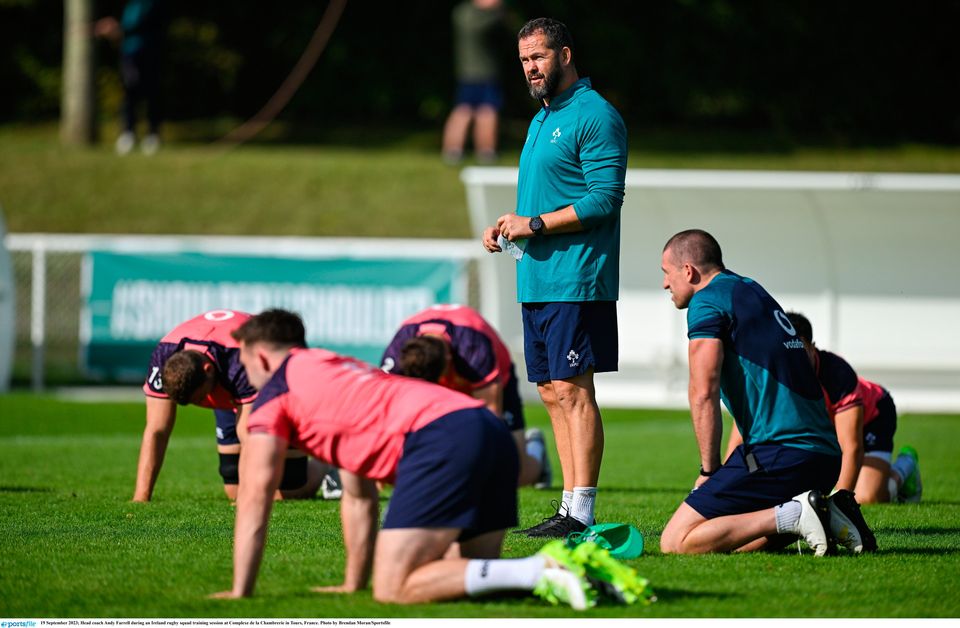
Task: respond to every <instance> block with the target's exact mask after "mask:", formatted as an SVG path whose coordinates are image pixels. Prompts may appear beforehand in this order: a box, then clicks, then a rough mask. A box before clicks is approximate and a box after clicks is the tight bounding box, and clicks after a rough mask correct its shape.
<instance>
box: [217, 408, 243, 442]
mask: <svg viewBox="0 0 960 628" xmlns="http://www.w3.org/2000/svg"><path fill="white" fill-rule="evenodd" d="M213 414H214V415H215V416H216V417H217V444H218V445H236V444H238V443H239V442H240V439H239V438H238V437H237V411H236V410H214V411H213Z"/></svg>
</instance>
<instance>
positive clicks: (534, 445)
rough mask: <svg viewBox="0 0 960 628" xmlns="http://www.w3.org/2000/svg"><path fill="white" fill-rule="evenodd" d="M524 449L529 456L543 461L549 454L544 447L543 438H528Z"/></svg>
mask: <svg viewBox="0 0 960 628" xmlns="http://www.w3.org/2000/svg"><path fill="white" fill-rule="evenodd" d="M524 450H525V451H526V452H527V455H528V456H530V457H531V458H533V459H534V460H536V461H537V462H541V463H542V462H543V459H544V458H545V457H546V455H547V448H546V447H544V445H543V441H542V440H528V441H527V442H526V443H525V445H524Z"/></svg>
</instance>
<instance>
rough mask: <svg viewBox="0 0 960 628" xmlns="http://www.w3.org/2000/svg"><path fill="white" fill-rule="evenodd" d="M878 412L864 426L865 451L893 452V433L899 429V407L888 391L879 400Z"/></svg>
mask: <svg viewBox="0 0 960 628" xmlns="http://www.w3.org/2000/svg"><path fill="white" fill-rule="evenodd" d="M877 411H878V414H877V416H876V418H875V419H873V420H872V421H870V422H869V423H867V424H866V425H864V426H863V451H864V453H869V452H871V451H882V452H893V435H894V434H895V433H896V431H897V407H896V406H895V405H894V404H893V397H891V396H890V393H889V392H888V393H887V394H885V395H884V396H883V397H880V401H878V402H877Z"/></svg>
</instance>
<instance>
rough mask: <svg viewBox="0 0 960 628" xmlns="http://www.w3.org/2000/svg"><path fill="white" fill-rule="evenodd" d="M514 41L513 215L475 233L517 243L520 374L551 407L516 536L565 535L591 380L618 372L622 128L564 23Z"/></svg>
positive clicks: (591, 467)
mask: <svg viewBox="0 0 960 628" xmlns="http://www.w3.org/2000/svg"><path fill="white" fill-rule="evenodd" d="M517 39H518V48H519V53H520V63H521V64H522V65H523V72H524V76H525V78H526V81H527V86H528V88H529V91H530V95H531V96H532V97H533V98H534V100H537V101H539V102H540V103H541V104H542V108H541V110H540V111H539V112H538V113H537V115H536V116H535V117H534V119H533V121H532V122H531V123H530V128H529V130H528V132H527V139H526V143H525V144H524V146H523V152H522V153H521V155H520V174H519V181H518V186H517V209H516V212H515V213H508V214H504V215H503V216H500V218H498V219H497V224H496V226H494V227H489V228H487V229H486V230H484V233H483V245H484V248H486V249H487V251H489V252H491V253H493V252H498V251H500V250H501V244H502V243H503V240H501V241H500V243H501V244H498V238H499V237H500V236H502V237H503V238H504V239H506V240H508V241H510V242H511V243H513V244H515V245H516V247H514V246H510V247H509V248H511V249H513V254H514V257H516V258H518V260H517V300H518V301H519V302H520V303H521V306H522V315H523V335H524V356H525V358H526V366H527V378H528V379H529V380H530V381H531V382H536V384H537V389H538V391H539V393H540V398H541V399H542V400H543V403H544V405H545V406H546V409H547V412H548V413H549V414H550V421H551V423H552V425H553V431H554V437H555V439H556V443H557V454H558V457H559V458H560V466H561V469H562V472H563V498H562V500H561V505H560V507H559V508H558V510H557V512H556V514H555V515H553V516H552V517H549V518H547V519H544V521H543V522H542V523H541V524H539V525H536V526H533V527H532V528H528V529H526V530H524V531H523V532H525V533H526V534H528V535H530V536H541V537H564V536H566V535H567V534H568V533H569V532H576V531H582V530H583V529H585V528H586V527H587V526H589V525H592V524H593V523H594V502H595V500H596V494H597V484H598V479H599V476H600V462H601V459H602V457H603V424H602V422H601V417H600V408H599V407H598V406H597V401H596V394H595V391H594V385H593V376H594V373H602V372H607V371H616V370H617V359H618V358H617V303H616V302H617V298H618V296H619V294H618V293H619V284H620V276H619V262H620V207H621V205H622V204H623V192H624V178H625V176H626V168H627V136H626V135H627V134H626V128H625V127H624V124H623V119H622V118H621V117H620V114H618V113H617V111H616V110H615V109H614V108H613V106H611V105H610V103H608V102H607V101H606V100H604V99H603V97H601V96H600V95H599V94H598V93H597V92H595V91H594V90H593V88H592V86H591V83H590V79H589V78H582V79H581V78H580V76H579V74H578V72H577V68H576V65H575V64H574V54H573V40H572V38H571V36H570V33H569V31H568V30H567V27H566V26H564V25H563V24H562V23H560V22H557V21H556V20H552V19H550V18H538V19H535V20H531V21H530V22H527V24H526V25H524V27H523V28H522V29H521V30H520V33H519V34H518V37H517ZM505 248H506V247H505ZM521 252H522V255H521Z"/></svg>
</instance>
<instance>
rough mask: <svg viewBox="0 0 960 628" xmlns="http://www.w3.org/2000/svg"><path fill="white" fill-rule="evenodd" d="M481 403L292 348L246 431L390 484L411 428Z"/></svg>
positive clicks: (338, 357)
mask: <svg viewBox="0 0 960 628" xmlns="http://www.w3.org/2000/svg"><path fill="white" fill-rule="evenodd" d="M480 407H483V402H481V401H479V400H476V399H472V398H470V397H467V396H466V395H463V394H461V393H458V392H455V391H452V390H448V389H446V388H443V387H442V386H438V385H436V384H431V383H429V382H424V381H421V380H417V379H411V378H408V377H401V376H398V375H390V374H387V373H384V372H383V371H381V370H380V369H378V368H376V367H373V366H371V365H369V364H366V363H365V362H361V361H359V360H355V359H353V358H349V357H346V356H341V355H338V354H336V353H333V352H331V351H327V350H325V349H294V350H292V351H291V353H290V356H288V357H287V359H286V360H284V362H283V364H282V365H281V366H280V368H278V369H277V371H276V372H275V373H274V374H273V377H271V378H270V381H269V382H267V384H266V385H265V386H264V387H263V389H261V391H260V396H259V397H258V398H257V401H256V403H254V405H253V412H252V413H251V415H250V419H249V421H248V423H247V431H248V432H250V433H251V434H254V433H266V434H272V435H274V436H277V437H279V438H282V439H284V440H286V441H287V442H289V443H290V444H291V445H293V446H295V447H299V448H300V449H302V450H304V451H305V452H307V453H308V454H310V455H312V456H314V457H316V458H319V459H320V460H324V461H326V462H328V463H330V464H333V465H334V466H337V467H339V468H341V469H346V470H347V471H350V472H351V473H355V474H357V475H360V476H363V477H366V478H369V479H371V480H382V481H385V482H391V483H392V482H393V481H394V480H395V478H396V472H397V464H398V463H399V462H400V457H401V455H402V454H403V442H404V437H405V436H406V435H407V434H408V433H409V432H413V431H416V430H418V429H420V428H422V427H423V426H425V425H428V424H429V423H432V422H433V421H435V420H437V419H439V418H440V417H442V416H444V415H446V414H449V413H451V412H455V411H457V410H464V409H467V408H480Z"/></svg>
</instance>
